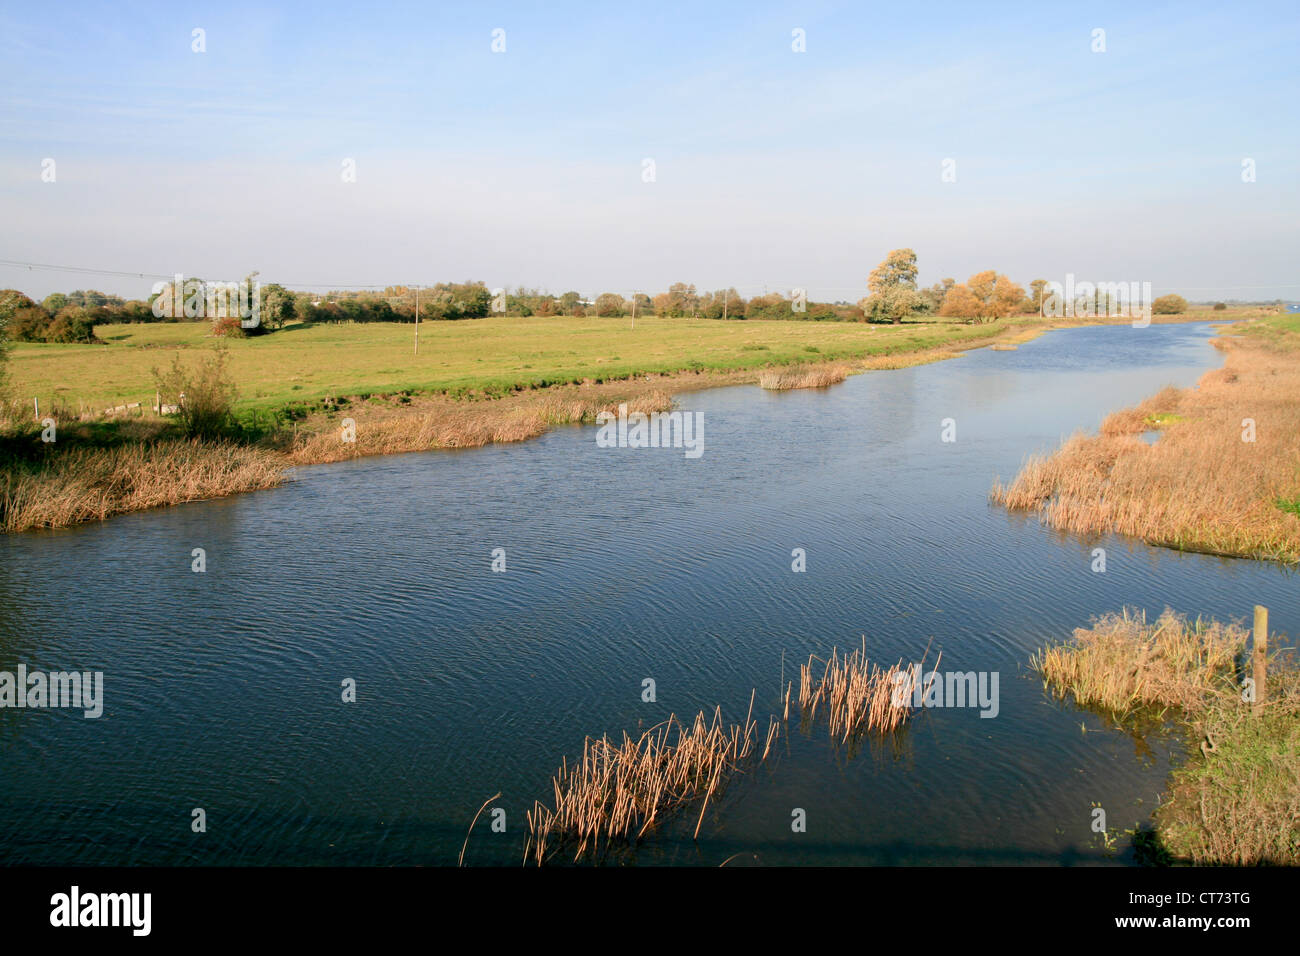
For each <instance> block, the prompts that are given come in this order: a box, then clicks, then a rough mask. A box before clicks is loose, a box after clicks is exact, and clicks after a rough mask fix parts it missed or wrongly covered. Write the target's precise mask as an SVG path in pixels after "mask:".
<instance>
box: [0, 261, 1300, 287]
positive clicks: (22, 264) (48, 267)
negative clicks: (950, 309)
mask: <svg viewBox="0 0 1300 956" xmlns="http://www.w3.org/2000/svg"><path fill="white" fill-rule="evenodd" d="M0 266H11V267H14V268H22V269H27V270H29V271H31V270H34V269H40V270H42V271H47V272H72V273H80V274H83V275H97V276H109V277H117V278H126V279H174V278H176V274H175V273H168V274H163V273H159V272H129V271H124V270H119V269H98V268H94V267H91V266H61V265H54V264H52V263H48V262H27V261H25V260H20V259H0ZM278 284H279V285H282V286H284V287H286V288H289V289H349V290H350V289H356V290H364V289H386V288H389V287H390V286H401V285H406V286H407V287H408V288H414V285H413V284H408V283H401V282H353V283H337V282H288V281H282V282H280V283H278ZM740 284H741V285H748V286H751V287H758V286H763V289H764V294H767V288H768V287H769V286H770V285H772V284H773V283H772V282H771V280H768V282H766V283H762V282H742V283H740ZM775 284H776V285H780V286H783V285H789V286H790V287H791V288H803V287H804V286H802V285H801V284H800V283H788V282H787V283H775ZM733 285H734V284H733ZM819 288H820V289H821V290H822V291H823V292H850V293H861V292H862V291H863V290H864V289H865V283H864V284H863V285H855V286H819ZM1179 288H1182V289H1187V290H1189V291H1195V292H1204V291H1207V290H1211V291H1214V290H1229V289H1300V283H1296V282H1290V283H1288V282H1276V283H1268V284H1267V285H1202V286H1179Z"/></svg>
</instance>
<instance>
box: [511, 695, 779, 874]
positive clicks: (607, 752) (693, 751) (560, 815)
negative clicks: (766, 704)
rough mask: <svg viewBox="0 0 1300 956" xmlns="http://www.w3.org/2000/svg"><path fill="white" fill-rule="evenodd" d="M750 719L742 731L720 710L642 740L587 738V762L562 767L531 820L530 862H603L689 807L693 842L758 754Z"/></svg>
mask: <svg viewBox="0 0 1300 956" xmlns="http://www.w3.org/2000/svg"><path fill="white" fill-rule="evenodd" d="M752 715H753V699H752V697H751V699H750V713H749V714H748V715H747V716H746V717H745V722H744V723H743V724H739V725H736V724H733V725H730V726H728V725H725V724H724V723H723V721H722V712H721V709H720V708H719V709H717V710H715V711H714V713H713V716H712V718H711V719H709V720H707V721H706V720H705V717H704V712H703V711H701V712H700V713H699V714H697V715H696V717H695V721H694V722H693V723H692V724H691V725H690V726H689V727H687V726H685V725H683V724H682V723H681V722H680V721H679V720H677V718H676V717H672V716H670V717H669V718H668V719H667V720H666V721H664V722H663V723H661V724H657V725H655V726H654V727H651V728H650V729H649V730H647V731H646V732H645V733H643V734H642V735H641V736H640V737H637V738H632V737H630V736H628V735H627V734H626V733H624V734H623V739H622V741H621V742H620V743H614V742H612V741H611V740H610V739H609V738H608V737H600V738H594V737H588V738H587V739H586V740H585V741H584V742H583V745H582V757H581V759H580V760H578V761H577V762H576V763H574V764H572V765H570V764H569V763H568V761H567V760H565V761H564V762H563V764H562V765H561V767H560V770H559V772H558V773H557V774H556V775H555V778H554V779H553V780H552V788H553V791H554V806H550V807H548V806H546V805H544V804H542V803H541V802H535V803H534V805H533V809H532V810H530V811H528V812H527V815H526V816H527V820H528V840H527V843H526V845H525V847H524V860H525V861H528V860H530V859H531V860H532V861H533V862H535V863H536V864H537V865H538V866H541V865H542V864H543V863H545V862H546V861H547V859H549V858H550V857H552V856H553V855H554V854H556V853H558V852H560V851H561V850H564V849H568V850H572V852H573V859H574V860H575V861H577V860H581V859H582V858H583V857H584V856H589V857H597V856H599V855H600V854H601V852H602V851H604V850H606V849H608V848H609V847H611V846H614V845H628V844H633V843H635V842H636V841H638V840H639V839H640V838H641V837H643V836H644V835H645V834H646V833H647V832H649V831H650V830H651V829H653V828H654V827H655V826H657V825H659V824H660V823H662V822H664V821H665V820H666V819H668V818H669V817H671V816H673V815H674V814H676V813H677V812H678V811H680V810H682V809H683V808H685V807H686V806H687V805H688V804H691V803H694V802H695V801H700V802H701V807H700V814H699V819H698V820H697V822H696V825H695V835H696V836H698V835H699V832H700V825H701V824H702V823H703V820H704V811H705V810H706V809H707V808H708V805H709V801H710V799H711V798H713V797H715V796H716V795H717V794H718V793H719V792H720V791H721V789H722V787H723V786H724V785H725V783H726V780H727V778H728V777H729V776H730V775H731V774H732V773H734V772H735V771H736V770H737V769H738V768H739V767H740V766H741V765H742V764H743V763H744V762H745V761H746V760H747V759H748V758H750V757H751V756H753V755H754V754H755V753H756V752H757V747H758V737H757V728H758V722H757V721H755V720H753V719H752ZM777 726H778V725H777V723H776V721H775V720H771V721H770V722H769V724H768V729H767V734H766V741H765V743H764V746H763V751H762V755H761V757H760V758H759V759H760V760H764V759H766V758H767V754H768V752H769V750H770V749H771V746H772V742H773V741H774V740H775V739H776V736H777V733H778V729H777Z"/></svg>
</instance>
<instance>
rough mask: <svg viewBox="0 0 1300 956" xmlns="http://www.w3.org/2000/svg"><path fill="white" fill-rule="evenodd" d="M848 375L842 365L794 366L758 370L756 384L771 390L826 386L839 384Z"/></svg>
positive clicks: (847, 371)
mask: <svg viewBox="0 0 1300 956" xmlns="http://www.w3.org/2000/svg"><path fill="white" fill-rule="evenodd" d="M848 376H849V370H848V369H847V368H845V367H844V366H842V365H829V366H827V365H816V366H811V367H809V366H795V367H793V368H786V369H770V370H768V371H764V372H760V373H759V376H758V384H759V385H761V386H762V387H763V388H767V389H772V390H773V391H783V390H785V389H789V388H826V387H827V386H830V385H837V384H839V383H840V382H842V381H844V380H845V379H846V378H848Z"/></svg>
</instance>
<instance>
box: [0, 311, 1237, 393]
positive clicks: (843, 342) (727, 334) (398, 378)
mask: <svg viewBox="0 0 1300 956" xmlns="http://www.w3.org/2000/svg"><path fill="white" fill-rule="evenodd" d="M1224 316H1225V314H1224V313H1213V317H1216V318H1222V317H1224ZM1197 317H1199V318H1210V317H1211V313H1208V312H1207V313H1205V314H1204V315H1200V316H1186V317H1182V318H1183V320H1184V321H1186V320H1189V319H1191V318H1197ZM1048 324H1049V323H1044V322H1041V320H1038V319H1037V318H1036V317H1033V316H1029V317H1023V316H1022V317H1017V318H1012V319H1006V320H1001V321H997V322H990V323H987V324H983V325H966V324H964V323H957V322H949V321H936V322H927V323H908V324H905V325H899V326H888V325H867V324H861V323H845V322H797V321H779V322H778V321H762V322H750V321H743V322H720V321H717V320H711V319H667V318H663V319H661V318H655V317H651V318H639V319H637V322H636V328H635V330H634V329H632V328H631V321H630V320H629V319H626V318H623V319H599V318H567V317H566V318H520V317H514V316H510V317H499V318H487V319H477V320H471V321H462V322H425V323H422V324H421V326H420V350H419V354H418V355H417V354H413V350H412V342H413V331H414V330H413V328H412V326H411V325H410V324H405V325H403V324H397V323H386V322H385V323H372V324H364V325H351V324H328V325H324V324H322V325H304V324H296V325H290V326H288V327H287V328H285V329H283V330H281V331H279V332H276V333H273V334H271V335H266V336H261V337H258V338H253V339H234V340H218V339H215V338H213V337H212V336H211V335H210V334H209V330H208V326H207V324H206V323H203V322H197V323H158V324H150V325H104V326H100V327H98V328H97V329H96V332H97V334H98V336H99V337H100V338H101V339H103V340H104V342H105V343H106V344H103V345H46V344H29V343H18V344H16V345H15V346H14V348H13V351H12V355H11V359H12V361H11V362H10V379H11V385H12V388H11V392H12V395H13V397H14V398H16V399H20V400H23V401H26V402H28V403H30V401H31V399H32V398H33V397H36V398H39V399H40V400H41V402H42V404H43V405H53V404H54V403H55V401H56V400H57V401H58V402H60V403H66V404H68V405H70V406H72V407H73V408H77V407H79V406H81V405H82V404H83V403H84V405H85V407H86V409H87V410H88V411H89V410H92V409H94V410H100V411H102V410H103V409H104V408H107V407H109V406H115V405H123V404H127V403H130V402H143V403H146V404H151V403H152V402H153V398H154V380H153V376H152V374H151V370H152V369H153V368H154V367H158V368H163V367H165V366H167V365H168V364H170V362H171V358H172V353H173V352H174V351H175V350H178V349H203V348H208V347H211V346H213V345H215V344H217V342H218V341H225V342H227V343H228V344H229V346H230V350H231V361H230V367H231V370H232V372H233V374H234V378H235V381H236V383H237V384H238V386H239V389H240V396H239V398H240V407H241V408H242V409H245V410H247V409H271V408H277V407H283V406H285V405H288V404H291V403H297V402H303V403H305V404H308V405H310V404H314V403H316V402H318V401H319V400H321V399H323V398H326V397H332V396H338V395H347V396H356V395H367V394H393V393H397V392H403V391H411V392H417V393H418V392H445V393H448V394H451V395H460V394H463V393H466V392H471V391H473V392H480V393H485V394H499V393H501V392H504V391H507V390H510V389H513V388H518V387H525V388H528V387H538V386H544V385H551V384H556V383H566V382H580V381H582V380H584V379H594V380H597V381H599V380H602V379H618V378H626V377H628V376H630V375H633V374H637V373H665V372H676V371H683V370H691V369H694V370H701V371H717V370H731V369H758V368H762V367H764V366H769V365H789V364H796V363H805V362H822V361H834V360H842V359H862V358H866V357H870V356H881V355H890V354H896V353H900V352H918V351H927V350H933V349H942V348H944V347H948V346H952V347H961V346H962V345H963V344H965V345H973V344H978V343H979V342H981V341H983V340H987V339H990V338H992V337H993V336H996V335H999V334H1001V333H1003V332H1005V331H1006V330H1007V328H1008V327H1009V326H1030V327H1032V326H1034V325H1043V326H1046V325H1048Z"/></svg>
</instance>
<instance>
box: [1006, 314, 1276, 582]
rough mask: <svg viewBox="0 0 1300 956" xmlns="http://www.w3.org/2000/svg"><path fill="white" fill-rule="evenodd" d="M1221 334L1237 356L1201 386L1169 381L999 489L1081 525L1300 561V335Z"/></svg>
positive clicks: (1059, 523) (1091, 532) (1055, 519)
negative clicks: (1148, 437)
mask: <svg viewBox="0 0 1300 956" xmlns="http://www.w3.org/2000/svg"><path fill="white" fill-rule="evenodd" d="M1216 344H1219V346H1220V347H1221V348H1222V349H1224V350H1225V351H1226V353H1227V358H1226V362H1225V365H1224V367H1223V368H1220V369H1216V370H1214V371H1211V372H1208V373H1206V374H1205V375H1204V376H1203V377H1202V378H1201V380H1200V382H1199V384H1198V385H1197V387H1196V388H1195V389H1175V388H1166V389H1164V390H1163V391H1161V392H1160V393H1158V394H1157V395H1155V396H1153V397H1152V398H1149V399H1147V400H1146V401H1145V402H1143V403H1142V404H1140V405H1138V406H1136V407H1135V408H1131V409H1126V410H1124V411H1121V412H1117V413H1115V414H1114V415H1111V416H1110V417H1109V418H1107V419H1106V421H1105V422H1104V423H1103V424H1102V426H1101V430H1100V433H1099V434H1097V435H1092V436H1088V435H1083V434H1076V435H1074V436H1073V437H1071V438H1070V439H1069V440H1068V441H1066V442H1065V443H1064V444H1063V445H1062V446H1061V447H1060V448H1059V449H1058V450H1057V451H1056V452H1054V453H1052V454H1050V455H1046V456H1042V455H1036V456H1033V457H1031V458H1029V459H1027V460H1026V462H1025V464H1024V466H1023V467H1022V469H1021V471H1020V473H1019V474H1018V475H1017V476H1016V478H1015V480H1014V481H1012V482H1011V483H1010V484H1008V485H1003V484H1002V483H1001V482H1000V481H996V482H995V483H994V485H993V488H992V491H991V493H990V499H991V500H992V501H993V502H994V503H996V504H1000V505H1003V506H1005V507H1007V508H1010V509H1013V510H1021V511H1030V512H1034V513H1035V514H1037V516H1038V517H1039V519H1040V520H1041V521H1043V522H1044V523H1045V524H1047V525H1049V526H1050V527H1053V528H1056V529H1058V530H1060V531H1064V532H1069V533H1073V534H1080V535H1086V536H1095V535H1100V534H1105V533H1110V532H1118V533H1121V534H1126V535H1132V536H1134V537H1138V538H1141V539H1143V540H1145V541H1148V542H1150V543H1152V544H1157V545H1163V546H1167V547H1172V548H1178V549H1181V550H1187V551H1201V552H1208V553H1212V554H1224V555H1234V556H1240V557H1250V558H1260V559H1266V560H1276V561H1280V562H1284V563H1288V564H1295V563H1298V562H1300V334H1296V335H1294V336H1285V337H1279V338H1269V337H1265V336H1252V335H1248V334H1243V335H1234V336H1232V337H1230V338H1226V339H1221V340H1217V341H1216ZM1151 430H1158V431H1159V438H1158V440H1157V441H1155V442H1153V443H1151V444H1148V443H1147V442H1144V441H1143V440H1142V439H1141V438H1140V437H1139V436H1140V435H1141V434H1142V433H1144V432H1147V431H1151Z"/></svg>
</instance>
